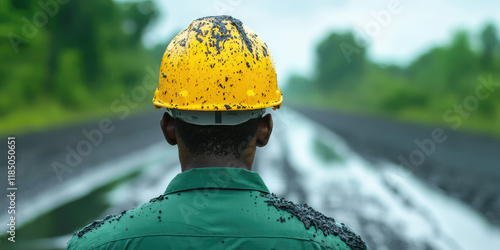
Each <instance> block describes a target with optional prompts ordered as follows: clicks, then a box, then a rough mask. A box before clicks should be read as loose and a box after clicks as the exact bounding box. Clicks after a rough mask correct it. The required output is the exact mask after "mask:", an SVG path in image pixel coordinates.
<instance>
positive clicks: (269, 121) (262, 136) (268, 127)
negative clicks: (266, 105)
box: [255, 114, 273, 147]
mask: <svg viewBox="0 0 500 250" xmlns="http://www.w3.org/2000/svg"><path fill="white" fill-rule="evenodd" d="M272 132H273V117H272V116H271V114H267V115H265V116H264V117H262V118H261V119H260V123H259V128H258V129H257V134H256V137H257V140H256V144H255V145H257V147H264V146H266V145H267V143H268V142H269V137H271V133H272Z"/></svg>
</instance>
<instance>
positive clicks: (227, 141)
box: [160, 112, 273, 171]
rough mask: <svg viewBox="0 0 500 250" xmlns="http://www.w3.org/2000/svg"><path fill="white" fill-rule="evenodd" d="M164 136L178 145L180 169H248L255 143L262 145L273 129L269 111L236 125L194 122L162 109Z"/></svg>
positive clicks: (257, 145)
mask: <svg viewBox="0 0 500 250" xmlns="http://www.w3.org/2000/svg"><path fill="white" fill-rule="evenodd" d="M160 125H161V129H162V131H163V135H164V136H165V139H166V140H167V142H168V143H169V144H170V145H178V148H179V159H180V161H181V166H182V169H183V171H186V170H189V169H191V168H195V167H239V168H246V169H249V170H250V169H251V168H252V163H253V159H254V157H255V150H256V147H263V146H265V145H266V144H267V143H268V141H269V138H270V136H271V133H272V131H273V119H272V117H271V115H270V114H267V115H265V116H263V117H259V118H253V119H250V120H248V121H246V122H243V123H241V124H238V125H227V126H224V125H205V126H203V125H195V124H190V123H187V122H184V121H182V120H180V119H174V118H173V117H172V116H171V115H170V114H169V113H167V112H165V113H164V114H163V117H162V119H161V122H160Z"/></svg>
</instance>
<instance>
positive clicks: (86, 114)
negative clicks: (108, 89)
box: [0, 102, 152, 136]
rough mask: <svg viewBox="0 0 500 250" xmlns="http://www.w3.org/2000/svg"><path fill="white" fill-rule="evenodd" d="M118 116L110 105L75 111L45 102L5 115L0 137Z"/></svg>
mask: <svg viewBox="0 0 500 250" xmlns="http://www.w3.org/2000/svg"><path fill="white" fill-rule="evenodd" d="M151 106H152V105H151ZM151 106H150V108H151ZM147 107H148V105H147V104H140V105H139V106H138V107H137V108H134V109H131V112H133V113H135V112H140V111H141V110H143V109H145V108H147ZM118 115H119V114H117V113H114V112H113V111H112V110H111V108H110V105H107V106H106V105H97V104H94V105H92V107H87V108H84V109H79V110H75V109H69V108H65V107H63V106H62V105H60V104H58V103H55V102H46V103H42V104H39V105H36V106H33V107H30V108H21V109H18V110H16V111H14V112H10V113H7V114H6V115H5V117H3V118H2V119H1V120H0V135H15V136H19V135H22V134H26V133H31V132H39V131H44V130H49V129H55V128H60V127H64V126H69V125H73V124H78V123H82V122H86V121H93V120H98V119H99V118H102V117H104V116H108V117H116V116H118Z"/></svg>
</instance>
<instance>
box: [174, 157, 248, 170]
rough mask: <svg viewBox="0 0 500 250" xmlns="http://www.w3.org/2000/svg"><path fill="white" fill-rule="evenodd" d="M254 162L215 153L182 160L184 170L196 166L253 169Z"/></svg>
mask: <svg viewBox="0 0 500 250" xmlns="http://www.w3.org/2000/svg"><path fill="white" fill-rule="evenodd" d="M252 162H253V159H252V160H251V161H250V162H244V161H243V160H242V159H237V158H236V157H234V156H223V157H221V156H215V155H204V156H197V157H193V158H190V159H189V160H186V161H185V162H182V161H181V169H182V172H185V171H188V170H190V169H194V168H210V167H229V168H243V169H247V170H252Z"/></svg>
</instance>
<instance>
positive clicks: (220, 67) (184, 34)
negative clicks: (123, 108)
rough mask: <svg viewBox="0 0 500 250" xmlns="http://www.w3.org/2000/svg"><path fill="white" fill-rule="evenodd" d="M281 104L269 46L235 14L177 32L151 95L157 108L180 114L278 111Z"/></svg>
mask: <svg viewBox="0 0 500 250" xmlns="http://www.w3.org/2000/svg"><path fill="white" fill-rule="evenodd" d="M282 102H283V97H282V95H281V91H280V89H279V88H278V83H277V79H276V70H275V66H274V62H273V59H272V57H271V54H270V52H269V49H268V48H267V45H266V44H265V43H264V42H263V41H262V39H260V37H259V36H257V34H255V32H253V31H252V30H251V29H250V28H248V27H247V26H246V25H244V24H243V23H242V22H241V21H240V20H238V19H236V18H233V17H231V16H211V17H204V18H200V19H197V20H194V21H193V22H192V23H191V25H189V27H188V28H186V29H184V30H183V31H181V32H180V33H179V34H177V36H176V37H175V38H174V39H173V40H172V42H170V44H169V45H168V47H167V49H166V51H165V53H164V54H163V59H162V61H161V68H160V81H159V84H158V88H157V89H156V91H155V94H154V97H153V103H154V105H155V106H156V108H161V107H165V108H167V109H168V110H176V111H178V112H177V113H179V114H180V113H182V111H183V110H185V111H243V110H254V111H256V110H259V109H265V108H268V107H273V109H277V108H280V106H281V103H282ZM195 113H198V112H195ZM232 113H234V112H232ZM253 113H255V112H253Z"/></svg>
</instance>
